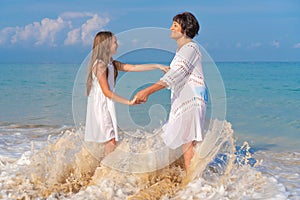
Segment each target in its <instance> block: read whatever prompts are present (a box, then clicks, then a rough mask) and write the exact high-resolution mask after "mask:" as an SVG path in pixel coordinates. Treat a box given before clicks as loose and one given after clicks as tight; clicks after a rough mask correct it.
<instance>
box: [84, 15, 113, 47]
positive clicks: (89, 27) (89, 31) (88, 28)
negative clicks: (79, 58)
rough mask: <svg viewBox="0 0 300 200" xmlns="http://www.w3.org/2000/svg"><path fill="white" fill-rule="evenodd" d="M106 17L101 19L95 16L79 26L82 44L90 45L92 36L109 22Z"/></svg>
mask: <svg viewBox="0 0 300 200" xmlns="http://www.w3.org/2000/svg"><path fill="white" fill-rule="evenodd" d="M109 21H110V20H109V18H108V17H104V18H101V17H99V16H98V15H97V14H95V15H94V16H93V18H92V19H88V20H87V21H86V22H85V23H84V24H83V25H82V26H81V41H82V43H83V44H86V45H90V44H92V43H93V39H94V36H95V34H96V32H97V31H100V30H101V29H103V27H104V26H106V25H107V24H108V22H109Z"/></svg>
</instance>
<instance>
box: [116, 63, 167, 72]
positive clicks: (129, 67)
mask: <svg viewBox="0 0 300 200" xmlns="http://www.w3.org/2000/svg"><path fill="white" fill-rule="evenodd" d="M114 64H115V66H116V67H117V69H118V70H120V71H125V72H142V71H150V70H154V69H160V70H162V71H164V72H165V73H166V72H167V71H168V70H169V67H168V66H165V65H161V64H137V65H133V64H127V63H122V62H119V61H116V60H115V61H114Z"/></svg>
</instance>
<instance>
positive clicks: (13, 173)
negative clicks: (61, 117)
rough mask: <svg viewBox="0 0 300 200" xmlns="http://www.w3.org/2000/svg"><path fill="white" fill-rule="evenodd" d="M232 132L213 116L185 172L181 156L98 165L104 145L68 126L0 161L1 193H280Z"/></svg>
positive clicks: (37, 196) (171, 196)
mask: <svg viewBox="0 0 300 200" xmlns="http://www.w3.org/2000/svg"><path fill="white" fill-rule="evenodd" d="M220 127H222V129H220ZM218 130H222V131H221V132H220V131H218ZM233 138H234V137H233V130H232V128H231V124H230V123H228V122H226V121H218V120H215V121H213V122H211V126H210V128H209V130H208V131H207V133H206V135H205V139H204V141H202V142H201V143H197V144H196V146H195V156H194V158H193V159H192V162H191V168H190V173H189V174H187V175H186V174H185V171H184V170H183V166H184V164H183V159H182V157H180V158H178V159H177V160H176V161H175V162H173V163H171V164H170V165H168V166H167V167H164V168H162V169H159V170H156V171H152V172H146V173H129V172H122V171H120V170H116V169H113V168H110V167H107V166H105V165H100V161H101V160H102V159H103V146H101V145H95V144H85V145H83V143H82V141H81V139H80V137H79V135H78V132H77V131H74V130H68V131H65V132H64V133H63V134H62V135H60V136H59V137H58V139H57V140H55V141H49V142H48V145H46V146H45V147H44V148H43V149H41V150H39V151H38V152H27V153H25V154H23V157H22V158H21V159H19V160H18V161H16V162H6V163H3V164H2V165H1V170H2V171H3V172H2V174H1V176H0V185H1V191H2V192H1V195H2V196H0V197H1V198H8V199H9V198H10V199H22V198H23V199H41V198H45V199H60V198H64V199H107V200H109V199H131V200H133V199H190V198H194V199H197V198H198V199H241V197H242V196H243V195H244V197H245V198H247V197H253V195H254V196H255V195H256V196H260V197H261V198H263V197H270V196H272V195H274V191H277V193H278V194H275V195H279V197H280V195H282V196H284V195H283V194H284V191H285V190H284V187H283V186H282V185H280V184H278V183H277V182H276V179H274V178H273V179H270V178H268V177H265V176H263V175H262V174H261V173H260V172H258V171H256V170H255V169H254V168H253V165H252V164H253V159H254V158H253V157H252V153H253V151H252V150H251V148H250V147H249V145H248V144H247V143H245V145H243V146H242V147H237V148H236V147H235V142H234V139H233ZM130 142H131V141H128V140H126V139H123V140H122V141H121V144H120V145H126V146H127V145H130ZM154 143H155V142H153V141H152V142H151V141H150V142H149V141H148V143H147V145H148V146H147V145H142V144H141V146H135V148H142V147H143V148H144V149H143V150H147V149H149V148H151V145H152V144H154ZM86 145H89V149H88V150H89V151H87V149H86V148H85V147H86ZM149 145H150V146H149ZM91 149H92V150H93V151H94V152H90V150H91ZM95 155H96V156H95ZM247 163H248V164H247ZM123 164H124V163H123ZM125 164H126V163H125ZM253 190H255V191H253ZM241 193H242V194H243V195H241Z"/></svg>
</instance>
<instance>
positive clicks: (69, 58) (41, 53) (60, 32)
mask: <svg viewBox="0 0 300 200" xmlns="http://www.w3.org/2000/svg"><path fill="white" fill-rule="evenodd" d="M0 4H1V6H0V19H1V20H0V62H1V63H16V62H17V63H19V62H26V63H28V62H29V63H30V62H45V63H57V62H64V63H80V62H81V61H82V60H83V59H84V58H85V57H86V55H87V54H88V53H89V51H90V49H91V43H92V40H93V37H94V35H95V33H97V32H98V31H100V30H111V31H112V32H114V33H116V34H118V33H121V32H124V31H127V30H131V29H134V28H142V27H161V28H169V27H170V25H171V23H172V18H173V16H174V15H176V14H178V13H180V12H183V11H190V12H192V13H193V14H194V15H195V16H196V17H197V18H198V20H199V22H200V25H201V31H200V34H199V35H198V36H197V37H196V38H195V40H196V41H197V42H199V43H200V44H201V45H202V46H203V47H204V48H205V49H206V50H207V52H208V53H209V54H210V55H211V57H212V58H213V59H214V60H215V61H300V1H299V0H252V1H244V0H216V1H209V0H204V1H199V0H190V1H179V0H162V1H145V0H88V1H86V0H72V1H71V0H51V1H43V0H1V2H0ZM163 42H164V41H162V42H161V43H162V44H163ZM141 45H142V44H141Z"/></svg>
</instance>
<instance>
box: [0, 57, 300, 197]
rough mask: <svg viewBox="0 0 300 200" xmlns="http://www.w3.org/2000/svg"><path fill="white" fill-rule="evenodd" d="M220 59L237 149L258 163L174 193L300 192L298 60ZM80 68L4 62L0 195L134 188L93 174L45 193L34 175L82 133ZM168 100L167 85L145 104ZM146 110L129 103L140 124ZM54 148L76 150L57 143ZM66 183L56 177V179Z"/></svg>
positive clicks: (114, 192) (118, 193)
mask: <svg viewBox="0 0 300 200" xmlns="http://www.w3.org/2000/svg"><path fill="white" fill-rule="evenodd" d="M216 66H217V67H218V70H219V71H220V74H221V77H222V79H223V82H224V86H225V90H226V102H227V107H226V121H227V122H228V123H230V124H231V128H232V130H233V131H234V134H233V138H234V141H235V146H236V147H237V150H238V149H239V148H240V147H241V146H243V145H244V144H245V142H246V144H247V152H248V154H247V155H248V156H250V157H251V159H253V160H255V161H256V165H246V164H245V165H246V166H244V167H240V168H238V170H234V172H230V173H231V175H228V176H227V178H229V179H230V180H231V181H228V182H227V183H224V184H220V183H219V181H218V184H217V183H216V182H214V181H213V180H209V181H208V180H207V179H206V178H205V176H201V177H200V178H198V179H197V180H194V181H193V182H191V183H190V184H189V185H188V186H187V187H185V188H184V189H182V190H180V191H179V192H177V193H176V194H174V195H173V197H174V199H176V198H175V197H176V196H177V197H178V196H180V197H182V198H181V199H300V106H299V105H300V62H218V63H216ZM79 67H80V64H21V63H19V64H0V71H1V73H0V94H1V98H0V173H1V174H0V188H1V192H0V199H21V197H24V199H124V197H126V196H129V195H131V194H133V192H132V191H131V192H130V191H129V192H128V190H129V189H128V187H127V186H110V185H109V183H110V182H109V180H106V179H105V180H104V181H100V178H99V176H95V175H94V176H92V179H93V181H94V183H96V184H94V185H93V184H91V182H89V183H86V184H81V186H80V188H79V189H77V190H75V189H74V190H71V192H70V190H69V191H62V190H56V189H53V190H51V191H50V192H48V193H47V192H44V191H46V190H42V189H41V188H39V187H37V185H38V184H37V182H33V181H31V178H32V177H34V174H35V173H36V174H37V172H34V171H32V170H33V167H32V166H31V164H32V163H33V162H40V163H43V168H42V169H43V170H44V171H47V170H49V168H53V166H52V165H51V166H50V164H47V163H48V162H42V160H44V159H46V158H47V156H48V154H47V153H45V152H46V151H44V153H41V151H42V150H43V149H45V148H48V147H49V145H50V144H54V143H55V144H57V143H59V142H62V141H63V139H66V138H70V135H72V134H73V135H76V134H75V133H76V126H75V125H74V120H73V114H72V92H73V86H74V81H75V79H76V75H77V72H78V70H79ZM152 73H154V75H153V74H152ZM161 75H162V74H161V73H160V72H159V73H157V72H144V73H138V74H137V76H138V77H139V78H143V76H145V77H147V78H148V77H152V76H153V82H155V81H156V80H157V78H158V77H159V76H161ZM121 77H122V74H121ZM123 87H124V86H123ZM125 87H126V86H125ZM169 99H170V92H169V91H168V90H162V91H160V92H159V93H158V94H156V95H153V96H151V97H150V98H149V102H148V103H147V104H155V103H158V104H161V105H163V106H164V108H165V109H166V111H167V110H168V109H169V106H170V102H169ZM143 109H145V107H142V106H140V107H133V108H132V109H131V114H132V115H133V118H136V119H137V123H140V124H141V125H143V124H147V123H148V122H147V120H148V119H147V114H146V113H147V112H148V111H147V109H146V110H144V111H143ZM119 117H120V118H122V116H119ZM164 120H165V119H163V121H164ZM154 128H156V127H154ZM132 131H134V130H132ZM66 135H67V136H68V137H66ZM74 137H75V136H74ZM74 143H75V144H76V142H74V141H73V143H72V144H74ZM66 144H68V143H66ZM69 144H70V145H71V143H69ZM77 145H78V144H77ZM51 148H52V147H51ZM53 152H55V153H56V154H57V155H58V154H64V155H65V156H66V157H68V156H69V154H70V152H67V151H66V149H65V147H64V148H63V147H58V146H56V149H55V151H54V150H53ZM68 153H69V154H68ZM35 155H40V156H35ZM70 155H71V154H70ZM245 155H246V154H245ZM245 155H243V156H245ZM63 159H64V158H63V157H62V160H63ZM65 159H66V160H68V158H65ZM247 159H248V158H247ZM33 160H34V161H33ZM57 162H58V161H57ZM45 163H46V164H45ZM40 165H41V164H40ZM40 165H39V166H40ZM60 165H61V163H60ZM26 166H31V171H28V169H26ZM37 166H38V165H37ZM76 170H78V168H76V167H75V171H76ZM56 172H57V170H56ZM26 173H27V175H28V176H26V178H24V177H23V176H22V174H26ZM52 173H55V172H52ZM61 173H64V172H61ZM72 173H73V174H75V172H74V171H73V172H72ZM48 175H49V174H48ZM48 175H47V176H48ZM65 176H69V175H65ZM65 176H64V177H65ZM41 180H42V179H41ZM43 180H44V181H45V180H46V179H43ZM51 180H52V179H51ZM97 180H98V182H97ZM48 181H49V180H48ZM52 181H53V180H52ZM110 181H111V180H110ZM41 182H43V181H41ZM45 182H47V181H45ZM54 182H55V181H54ZM129 182H130V181H129ZM229 182H230V184H229ZM60 183H61V182H60V181H58V179H57V180H56V185H59V184H60ZM64 183H65V182H64ZM256 186H257V187H256ZM99 188H102V189H99ZM103 188H106V189H103ZM111 188H114V189H111ZM105 195H106V196H105ZM122 195H123V196H122ZM100 196H101V197H102V198H100ZM96 197H99V198H96ZM173 197H167V196H164V197H162V199H172V198H173Z"/></svg>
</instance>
